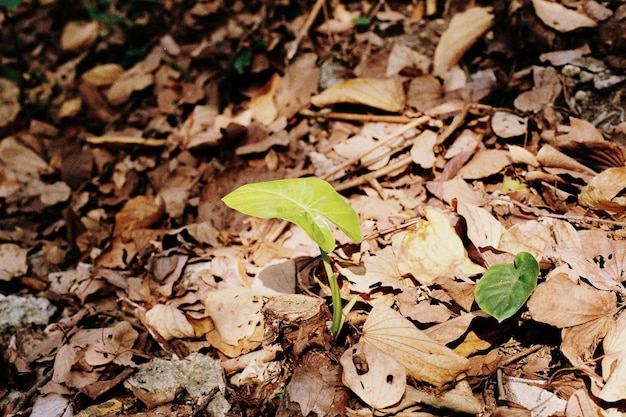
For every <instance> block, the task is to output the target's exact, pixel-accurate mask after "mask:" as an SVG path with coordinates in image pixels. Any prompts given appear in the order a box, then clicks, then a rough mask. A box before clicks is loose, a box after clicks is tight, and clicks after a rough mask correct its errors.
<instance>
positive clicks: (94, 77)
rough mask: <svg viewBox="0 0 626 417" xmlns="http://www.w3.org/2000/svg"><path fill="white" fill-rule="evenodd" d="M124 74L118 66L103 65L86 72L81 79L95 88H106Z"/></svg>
mask: <svg viewBox="0 0 626 417" xmlns="http://www.w3.org/2000/svg"><path fill="white" fill-rule="evenodd" d="M123 73H124V68H123V67H122V66H121V65H119V64H103V65H98V66H96V67H93V68H91V69H90V70H88V71H86V72H85V73H84V74H83V75H82V77H81V79H82V80H84V81H87V82H88V83H90V84H92V85H95V86H96V87H106V86H109V85H111V84H113V83H114V82H115V80H117V79H118V78H119V77H120V76H121V75H122V74H123Z"/></svg>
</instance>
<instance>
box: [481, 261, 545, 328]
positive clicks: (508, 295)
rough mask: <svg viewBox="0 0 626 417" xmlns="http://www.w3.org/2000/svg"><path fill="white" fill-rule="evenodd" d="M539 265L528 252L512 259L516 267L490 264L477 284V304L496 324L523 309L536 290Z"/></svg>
mask: <svg viewBox="0 0 626 417" xmlns="http://www.w3.org/2000/svg"><path fill="white" fill-rule="evenodd" d="M538 276H539V264H538V263H537V261H536V260H535V257H534V256H533V255H531V254H530V253H528V252H520V253H518V254H517V255H516V256H515V265H512V264H497V265H492V266H491V267H490V268H489V269H488V270H487V271H486V272H485V273H484V274H483V276H482V278H481V279H480V280H479V281H478V283H477V284H476V288H475V289H474V296H475V298H476V303H477V304H478V306H479V307H480V308H481V310H483V311H484V312H485V313H487V314H489V315H491V316H493V317H495V318H496V319H497V320H498V322H501V321H502V320H504V319H507V318H509V317H511V316H512V315H513V314H515V313H517V311H518V310H519V309H520V308H522V306H523V305H524V303H525V302H526V300H527V299H528V297H529V296H530V294H531V293H532V292H533V291H534V290H535V287H537V277H538Z"/></svg>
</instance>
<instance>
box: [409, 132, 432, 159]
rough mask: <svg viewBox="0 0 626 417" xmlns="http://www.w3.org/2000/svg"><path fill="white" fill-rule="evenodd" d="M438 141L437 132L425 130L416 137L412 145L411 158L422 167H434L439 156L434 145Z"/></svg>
mask: <svg viewBox="0 0 626 417" xmlns="http://www.w3.org/2000/svg"><path fill="white" fill-rule="evenodd" d="M436 142H437V133H435V132H433V131H432V130H425V131H423V132H422V133H420V134H419V136H418V137H417V138H415V140H414V142H413V146H412V147H411V159H412V160H413V162H414V163H416V164H417V165H419V166H421V167H422V168H432V167H433V165H435V161H436V160H437V158H436V157H435V151H434V148H433V147H434V146H435V143H436Z"/></svg>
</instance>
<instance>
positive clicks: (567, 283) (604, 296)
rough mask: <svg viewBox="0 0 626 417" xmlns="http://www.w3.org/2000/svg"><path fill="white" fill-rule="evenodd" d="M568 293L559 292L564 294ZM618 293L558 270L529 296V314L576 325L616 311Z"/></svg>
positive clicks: (557, 323) (555, 321) (564, 324)
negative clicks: (572, 278) (584, 282)
mask: <svg viewBox="0 0 626 417" xmlns="http://www.w3.org/2000/svg"><path fill="white" fill-rule="evenodd" d="M564 294H566V296H559V295H564ZM616 306H617V297H616V296H615V293H613V292H609V291H598V290H596V289H594V288H593V287H591V286H589V285H587V284H576V283H575V282H573V281H572V280H571V279H569V277H568V276H567V275H565V274H562V273H558V274H556V275H554V276H552V277H551V278H550V279H548V280H547V281H546V282H543V283H541V284H539V285H538V286H537V289H536V290H535V292H534V293H533V295H532V296H531V297H530V300H528V309H529V310H530V315H531V316H532V318H533V319H534V320H536V321H540V322H542V323H548V324H551V325H552V326H556V327H559V328H563V327H571V326H576V325H578V324H582V323H586V322H588V321H591V320H594V319H597V318H599V317H603V316H607V315H611V314H613V313H615V310H616Z"/></svg>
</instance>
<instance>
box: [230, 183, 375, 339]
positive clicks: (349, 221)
mask: <svg viewBox="0 0 626 417" xmlns="http://www.w3.org/2000/svg"><path fill="white" fill-rule="evenodd" d="M222 201H223V202H224V203H225V204H226V205H227V206H228V207H230V208H232V209H235V210H238V211H240V212H242V213H244V214H247V215H250V216H256V217H261V218H263V219H273V218H278V219H283V220H287V221H290V222H292V223H294V224H296V225H298V226H300V227H301V228H302V230H304V231H305V232H306V234H307V235H309V237H310V238H311V239H312V240H313V241H314V242H315V243H316V244H317V246H318V247H319V248H320V253H321V255H322V261H323V263H324V269H325V271H326V275H327V276H328V283H329V285H330V290H331V294H332V306H333V322H332V325H331V328H330V330H331V332H332V334H333V336H335V337H336V336H337V335H338V334H339V332H340V330H341V323H342V315H341V294H340V292H339V284H338V283H337V277H336V276H335V274H334V272H333V269H332V266H331V264H330V260H329V259H328V253H330V252H332V251H333V250H334V249H335V238H334V237H333V234H332V231H331V229H330V227H329V226H328V223H327V220H328V221H330V222H331V223H333V224H334V225H335V226H337V227H338V228H339V229H340V230H341V231H342V232H344V233H345V234H346V236H348V237H349V238H350V239H352V240H353V241H355V242H360V241H361V240H362V239H363V235H362V232H361V227H360V225H359V218H358V216H357V214H356V212H355V211H354V209H352V207H350V206H349V205H348V204H347V203H346V202H345V201H344V200H343V198H342V197H341V195H340V194H339V193H337V191H335V189H334V188H333V187H332V186H331V185H330V184H329V183H327V182H326V181H323V180H320V179H318V178H290V179H283V180H276V181H267V182H259V183H255V184H246V185H243V186H241V187H239V188H237V189H236V190H235V191H233V192H232V193H230V194H228V195H227V196H225V197H224V198H223V199H222Z"/></svg>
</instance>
